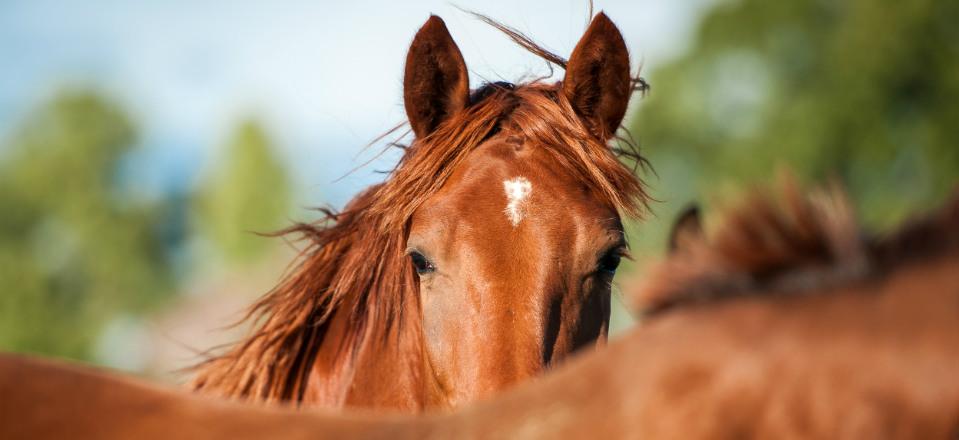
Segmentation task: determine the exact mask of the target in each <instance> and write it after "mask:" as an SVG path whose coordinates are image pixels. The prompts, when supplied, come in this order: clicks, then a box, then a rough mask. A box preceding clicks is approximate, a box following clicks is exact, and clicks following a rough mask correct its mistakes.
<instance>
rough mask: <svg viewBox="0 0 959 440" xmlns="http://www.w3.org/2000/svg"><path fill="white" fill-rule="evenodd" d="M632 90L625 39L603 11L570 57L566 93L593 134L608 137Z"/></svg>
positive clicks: (614, 129) (621, 118) (620, 118)
mask: <svg viewBox="0 0 959 440" xmlns="http://www.w3.org/2000/svg"><path fill="white" fill-rule="evenodd" d="M631 93H632V83H631V78H630V74H629V52H628V51H627V50H626V42H625V41H623V35H622V34H620V32H619V29H617V28H616V25H615V24H613V22H612V21H611V20H610V19H609V17H607V16H606V14H604V13H602V12H600V13H599V15H597V16H596V18H594V19H593V22H592V23H590V25H589V29H587V30H586V34H584V35H583V38H581V39H580V40H579V43H577V44H576V48H575V49H573V54H572V55H571V56H570V57H569V63H567V66H566V77H565V78H564V79H563V94H565V95H566V98H567V99H568V100H569V102H570V104H572V106H573V109H574V110H575V111H576V113H577V114H579V116H580V117H581V118H583V119H584V120H585V121H586V123H587V125H589V126H590V129H592V130H593V132H594V134H595V135H596V136H598V137H599V138H600V139H602V140H603V141H606V140H608V139H609V138H610V137H612V136H613V135H614V134H615V133H616V129H617V128H619V124H620V122H622V121H623V116H624V115H625V114H626V106H627V104H629V96H630V94H631Z"/></svg>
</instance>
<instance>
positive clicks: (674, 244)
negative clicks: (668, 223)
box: [669, 203, 703, 255]
mask: <svg viewBox="0 0 959 440" xmlns="http://www.w3.org/2000/svg"><path fill="white" fill-rule="evenodd" d="M702 239H703V223H702V220H701V219H700V215H699V205H697V204H695V203H691V204H689V205H688V206H686V208H685V209H683V211H682V212H681V213H680V214H679V218H677V219H676V223H673V230H672V231H670V232H669V254H670V255H672V254H675V253H676V252H681V251H683V250H684V249H686V248H687V247H688V246H689V244H690V243H692V242H696V241H699V240H702Z"/></svg>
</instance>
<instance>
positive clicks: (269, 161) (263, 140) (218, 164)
mask: <svg viewBox="0 0 959 440" xmlns="http://www.w3.org/2000/svg"><path fill="white" fill-rule="evenodd" d="M222 153H223V154H221V155H220V157H219V158H218V159H217V160H216V161H215V163H214V167H213V169H212V170H211V172H210V173H209V174H208V175H207V176H206V178H205V180H204V182H203V184H202V186H201V188H200V189H199V191H198V194H197V198H196V201H195V203H196V209H195V212H196V224H197V226H198V229H199V230H200V232H201V233H202V235H203V236H205V237H206V238H207V239H208V240H209V242H211V243H212V244H213V245H214V248H215V249H216V251H217V252H218V253H219V254H220V256H221V257H222V258H224V259H225V260H226V262H228V263H247V262H252V261H254V260H255V259H256V258H257V257H258V256H260V255H262V253H263V251H264V250H266V249H267V248H268V246H270V245H272V244H273V241H271V240H270V239H267V238H264V237H261V236H258V235H256V234H255V233H256V232H260V233H262V232H272V231H274V230H276V229H278V228H279V227H281V226H282V225H283V223H284V221H285V220H286V216H287V214H288V213H289V211H290V203H291V202H290V199H291V196H290V182H289V178H288V176H287V174H286V169H285V168H284V166H283V163H282V162H281V161H280V160H279V159H278V158H277V157H276V156H275V155H274V151H273V145H272V143H271V141H270V139H269V136H268V135H267V133H266V131H265V130H264V129H263V127H262V126H261V125H260V123H258V122H257V121H255V120H253V119H247V120H244V121H241V122H240V123H239V124H238V125H237V127H236V128H235V130H234V132H233V133H232V135H231V137H230V139H229V141H228V142H227V144H226V146H225V148H224V150H223V151H222Z"/></svg>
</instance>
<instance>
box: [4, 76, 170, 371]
mask: <svg viewBox="0 0 959 440" xmlns="http://www.w3.org/2000/svg"><path fill="white" fill-rule="evenodd" d="M135 139H136V130H135V128H134V126H133V125H132V123H131V121H130V120H129V119H128V118H127V116H126V115H125V114H124V112H123V111H122V110H121V109H120V108H119V107H118V106H116V105H115V104H113V103H111V102H110V101H108V100H107V99H105V98H103V97H101V96H99V95H98V94H96V93H93V92H90V91H82V90H66V91H64V92H62V93H60V94H58V95H57V96H55V97H54V98H53V99H51V100H50V101H49V102H47V103H46V104H44V105H42V106H41V107H40V108H39V109H37V110H36V111H35V112H33V113H32V114H31V115H30V116H29V117H28V118H27V119H26V120H25V121H23V123H22V124H21V125H20V126H19V128H18V129H16V131H15V134H14V135H13V136H12V138H11V139H10V140H9V142H8V145H5V146H4V148H3V154H4V155H3V159H2V160H0V213H2V214H0V279H2V280H3V283H2V289H3V291H2V295H0V347H2V348H3V349H8V350H16V351H32V352H40V353H46V354H56V355H64V356H70V357H74V358H81V359H83V358H88V357H89V356H90V354H91V353H90V349H91V346H92V344H93V343H94V341H95V340H96V338H97V336H98V334H99V331H100V330H101V328H102V326H103V325H104V324H105V323H106V321H107V320H108V319H109V318H110V317H112V316H114V315H116V314H118V313H138V312H140V311H143V310H145V309H147V308H148V307H150V306H151V305H153V304H156V303H157V302H158V301H160V300H161V299H163V297H164V294H166V293H168V292H169V291H170V286H171V273H170V270H169V269H168V268H169V264H168V262H167V258H166V257H167V255H166V250H167V249H166V246H165V244H164V243H163V241H162V240H161V239H160V236H159V234H158V233H157V231H158V228H159V226H160V225H161V223H162V222H164V221H166V217H165V210H166V209H167V207H166V206H165V205H164V204H163V203H161V202H144V201H142V200H138V199H133V198H131V197H129V196H126V195H125V194H124V192H123V191H120V190H119V188H118V182H117V180H116V178H115V177H116V174H117V173H116V170H117V166H118V163H119V161H120V159H121V158H122V157H123V155H124V154H125V153H127V152H128V151H130V150H131V149H132V148H133V146H134V141H135Z"/></svg>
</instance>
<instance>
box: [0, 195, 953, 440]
mask: <svg viewBox="0 0 959 440" xmlns="http://www.w3.org/2000/svg"><path fill="white" fill-rule="evenodd" d="M852 212H853V210H852V209H851V208H850V205H849V204H848V202H847V200H846V198H845V196H844V195H842V193H841V192H837V191H835V190H834V189H826V190H821V191H813V192H811V193H809V194H805V193H799V192H797V191H794V190H783V192H782V193H781V194H780V195H769V194H768V193H756V194H754V195H751V196H750V197H748V198H747V199H746V201H745V202H744V203H742V204H740V205H737V206H735V207H734V208H731V209H728V210H725V211H723V212H722V214H721V215H720V218H719V223H718V224H719V226H718V227H717V228H715V229H710V230H709V232H712V233H708V234H707V233H706V231H704V229H703V228H702V226H701V225H702V223H701V221H700V219H699V215H698V213H697V212H696V211H695V210H690V211H687V213H686V215H685V216H684V217H683V218H682V220H681V221H680V222H678V223H677V225H676V227H675V229H674V234H673V240H672V246H671V248H672V251H670V253H669V254H668V256H667V257H666V258H665V259H663V260H662V261H661V262H659V263H656V264H655V265H654V266H653V267H652V268H651V269H650V270H649V272H648V276H647V277H646V279H645V280H644V281H642V282H640V283H638V285H636V286H633V287H631V288H627V289H625V293H626V294H627V295H629V296H630V301H631V303H632V304H633V306H634V307H636V311H637V312H638V313H642V314H643V315H644V316H645V318H644V319H643V321H642V322H641V324H640V325H639V326H637V327H636V328H634V329H632V330H630V331H629V332H628V333H627V334H626V335H625V336H623V337H621V338H619V339H616V340H613V341H611V342H610V343H609V345H608V346H607V347H606V349H604V350H596V351H588V352H581V353H579V354H577V355H574V356H572V357H571V359H569V360H568V361H567V362H565V363H564V365H562V366H561V367H558V368H556V369H554V370H552V371H550V372H548V373H547V374H545V375H543V376H541V377H539V378H537V379H534V380H531V381H527V382H526V383H523V384H520V385H518V386H516V387H514V388H513V389H511V390H506V391H504V392H503V393H501V394H499V395H498V396H496V397H494V398H492V399H490V400H487V401H482V402H477V403H474V404H472V405H468V406H465V407H461V408H459V409H457V410H455V411H452V412H440V413H430V414H427V415H419V416H412V415H397V414H392V415H384V414H371V413H367V412H346V413H334V412H333V411H332V410H329V409H325V410H324V409H300V410H293V409H291V408H290V406H291V405H290V404H286V407H285V408H283V407H263V406H261V405H250V404H243V403H240V402H230V401H223V400H220V399H213V398H209V397H208V396H198V395H195V394H187V393H183V392H182V391H180V390H165V389H161V388H158V387H156V386H153V385H149V384H144V383H142V382H140V381H134V380H130V379H124V378H120V377H117V375H116V374H110V373H103V372H97V371H92V370H90V369H88V368H78V367H75V366H64V365H62V364H59V363H51V362H50V361H44V360H38V359H31V358H24V357H18V356H10V355H0V395H2V396H4V398H3V399H0V438H38V439H43V438H63V437H70V438H76V439H87V438H99V439H120V438H137V439H140V440H149V439H160V438H170V437H177V438H208V439H220V438H222V439H226V438H229V439H248V438H249V439H252V438H262V437H269V438H276V439H305V438H324V437H332V438H345V437H351V438H352V437H363V438H374V439H375V438H391V439H393V438H395V439H407V438H409V439H413V438H417V439H420V438H423V439H440V438H457V439H459V438H477V439H479V438H531V439H537V438H543V439H546V438H654V439H655V438H688V439H700V438H702V439H706V438H709V439H712V438H829V439H843V438H850V439H852V438H855V439H859V438H888V439H914V438H928V439H933V438H943V439H946V438H956V436H957V435H959V375H956V374H955V366H956V365H959V276H956V274H957V273H959V192H957V193H956V195H955V196H954V197H953V198H952V199H951V201H949V202H948V203H946V204H945V205H944V206H943V207H941V208H940V209H938V210H937V211H935V212H932V213H930V214H927V215H924V216H922V217H917V218H915V219H914V220H912V221H910V222H908V223H907V224H905V225H904V226H902V227H900V228H899V229H897V230H896V231H894V232H892V233H890V234H884V235H871V234H867V233H865V232H864V231H863V230H862V228H861V227H859V226H858V225H857V223H856V222H855V220H854V216H853V215H852ZM666 304H668V306H666ZM104 415H108V416H106V417H104Z"/></svg>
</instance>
